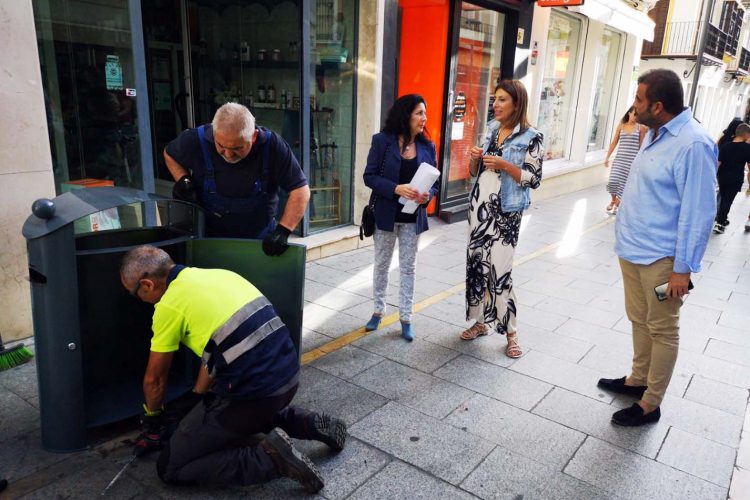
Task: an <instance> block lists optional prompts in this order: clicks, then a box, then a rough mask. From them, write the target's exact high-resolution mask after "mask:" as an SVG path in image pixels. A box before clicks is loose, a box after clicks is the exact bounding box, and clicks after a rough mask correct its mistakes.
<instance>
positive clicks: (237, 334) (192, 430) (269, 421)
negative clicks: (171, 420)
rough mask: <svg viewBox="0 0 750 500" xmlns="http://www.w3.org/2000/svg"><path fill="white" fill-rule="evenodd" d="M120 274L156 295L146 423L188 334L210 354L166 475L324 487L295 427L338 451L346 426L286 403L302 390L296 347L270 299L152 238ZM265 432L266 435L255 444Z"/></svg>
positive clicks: (133, 288) (141, 291)
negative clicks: (188, 262) (281, 480)
mask: <svg viewBox="0 0 750 500" xmlns="http://www.w3.org/2000/svg"><path fill="white" fill-rule="evenodd" d="M120 280H121V281H122V284H123V286H124V287H125V288H126V289H127V290H128V291H129V292H130V294H131V295H133V296H135V297H137V298H139V299H140V300H142V301H144V302H148V303H151V304H154V316H153V337H152V339H151V352H150V355H149V359H148V366H147V368H146V374H145V376H144V379H143V392H144V395H145V399H146V403H145V404H144V410H145V416H144V423H146V424H147V425H151V426H153V425H154V424H155V423H157V422H158V419H159V417H160V415H161V414H162V412H163V403H164V397H165V393H166V388H167V376H168V374H169V369H170V365H171V363H172V358H173V356H174V353H175V351H177V349H178V348H179V344H180V342H182V343H183V344H185V345H186V346H187V347H188V348H189V349H190V350H192V351H193V352H194V353H195V354H196V355H198V356H201V358H202V362H201V368H200V373H199V375H198V379H197V381H196V384H195V387H194V389H193V391H194V392H196V393H198V394H203V398H202V401H201V402H199V403H198V404H196V405H195V406H194V407H193V408H192V410H190V412H189V413H188V414H187V415H186V416H185V417H184V418H183V419H182V421H181V422H180V423H179V425H178V426H177V428H176V430H175V431H174V433H173V434H172V436H171V438H169V441H168V442H166V443H164V449H163V451H162V453H161V455H160V456H159V459H158V461H157V472H158V474H159V477H160V478H161V479H162V480H163V481H165V482H168V483H176V484H193V483H219V484H222V483H223V484H228V483H235V484H243V485H248V484H256V483H264V482H267V481H270V480H272V479H274V478H277V477H279V476H287V477H291V478H293V479H295V480H296V481H298V482H299V483H301V484H302V485H303V486H304V487H305V489H306V490H307V491H308V492H311V493H314V492H317V491H318V490H320V489H321V488H322V487H323V479H322V478H321V476H320V473H319V472H318V471H317V470H316V469H315V466H314V465H313V464H312V462H311V461H310V459H309V458H308V457H306V456H305V455H303V454H302V453H301V452H299V451H298V450H296V449H295V448H294V447H293V445H292V442H291V441H290V439H289V436H292V437H294V438H297V439H314V440H317V441H321V442H323V443H325V444H326V445H328V446H329V447H330V448H331V449H333V450H334V451H340V450H341V449H343V447H344V444H345V442H346V435H347V432H346V425H345V424H344V422H342V421H341V420H338V419H335V418H330V417H328V416H325V415H319V414H317V413H314V412H311V411H308V410H304V409H302V408H298V407H294V406H288V405H289V403H290V402H291V401H292V398H293V397H294V394H295V393H296V392H297V386H298V378H299V363H298V356H297V351H296V350H295V348H294V344H293V343H292V340H291V338H290V336H289V331H288V329H287V327H286V325H284V323H283V322H282V321H281V320H280V319H279V317H278V316H277V314H276V311H275V310H274V308H273V306H272V305H271V303H270V302H268V300H267V299H266V298H265V297H264V296H263V295H262V294H261V293H260V292H259V291H258V290H257V289H256V288H255V287H254V286H253V285H252V284H251V283H250V282H248V281H247V280H245V279H244V278H242V277H241V276H239V275H238V274H235V273H233V272H231V271H226V270H223V269H200V268H196V267H185V266H182V265H175V263H174V262H173V261H172V259H171V258H170V256H169V255H168V254H167V253H166V252H165V251H163V250H161V249H159V248H156V247H153V246H149V245H144V246H139V247H136V248H133V249H131V250H130V251H129V252H128V253H127V254H125V256H124V257H123V261H122V266H121V268H120ZM257 433H263V434H265V437H264V439H263V440H262V441H261V442H260V443H259V444H257V445H255V446H248V438H250V437H251V436H252V435H253V434H257ZM287 434H288V435H287ZM147 435H148V434H147ZM149 436H150V435H149ZM155 439H156V440H157V441H158V439H159V436H158V434H157V436H156V438H155ZM156 446H159V443H158V442H157V443H156ZM156 446H155V447H156Z"/></svg>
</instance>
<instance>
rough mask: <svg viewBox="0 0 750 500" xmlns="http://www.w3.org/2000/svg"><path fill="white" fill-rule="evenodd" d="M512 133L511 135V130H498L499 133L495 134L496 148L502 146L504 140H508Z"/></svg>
mask: <svg viewBox="0 0 750 500" xmlns="http://www.w3.org/2000/svg"><path fill="white" fill-rule="evenodd" d="M506 130H507V132H506ZM512 133H513V129H505V128H501V129H500V130H499V131H498V132H497V146H498V147H500V146H502V145H503V143H504V142H505V140H506V139H508V137H510V135H511V134H512Z"/></svg>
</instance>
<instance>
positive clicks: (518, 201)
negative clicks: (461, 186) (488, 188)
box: [477, 120, 544, 212]
mask: <svg viewBox="0 0 750 500" xmlns="http://www.w3.org/2000/svg"><path fill="white" fill-rule="evenodd" d="M499 131H500V122H498V121H497V120H492V121H491V122H490V123H488V124H487V135H486V136H485V138H484V145H483V146H482V154H483V155H484V154H486V153H487V151H488V150H489V148H490V145H491V144H492V142H493V141H495V140H496V139H497V134H498V132H499ZM542 140H543V136H542V133H541V132H539V131H537V130H536V129H534V128H532V127H529V128H527V129H526V130H524V131H523V132H521V126H520V125H516V128H515V129H513V132H512V133H511V134H510V136H509V137H508V138H507V139H505V141H504V142H503V144H502V147H501V150H502V157H503V159H505V160H507V161H509V162H510V163H512V164H513V165H515V166H517V167H519V168H520V169H521V182H520V183H518V182H516V181H515V180H514V179H513V177H511V176H510V175H509V174H508V173H506V172H499V173H498V175H499V176H500V181H501V182H500V208H502V210H503V212H519V211H523V210H526V209H527V208H529V205H531V192H530V189H536V188H538V187H539V183H540V181H541V180H542V160H543V158H544V151H543V149H544V146H543V143H542ZM483 171H484V165H480V169H479V175H481V174H482V172H483ZM478 181H479V177H478V176H477V182H478Z"/></svg>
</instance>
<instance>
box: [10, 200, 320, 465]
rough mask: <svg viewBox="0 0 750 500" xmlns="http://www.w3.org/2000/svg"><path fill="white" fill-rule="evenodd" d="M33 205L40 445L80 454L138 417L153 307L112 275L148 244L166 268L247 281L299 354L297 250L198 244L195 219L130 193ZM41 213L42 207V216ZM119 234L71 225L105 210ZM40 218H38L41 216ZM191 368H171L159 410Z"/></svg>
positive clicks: (189, 377) (29, 229) (199, 219)
mask: <svg viewBox="0 0 750 500" xmlns="http://www.w3.org/2000/svg"><path fill="white" fill-rule="evenodd" d="M52 205H53V207H54V208H52V207H51V206H49V205H45V204H36V206H35V208H36V210H35V214H38V215H31V216H29V218H28V219H27V220H26V223H25V224H24V227H23V235H24V236H25V237H26V239H27V249H28V259H29V280H30V282H31V298H32V316H33V323H34V338H35V349H36V363H37V374H38V378H39V408H40V413H41V427H42V446H43V447H44V448H45V449H47V450H49V451H56V452H71V451H76V450H80V449H84V448H85V447H86V443H87V441H86V429H87V428H90V427H96V426H100V425H103V424H107V423H111V422H115V421H118V420H122V419H124V418H128V417H132V416H134V415H137V414H139V413H140V412H141V411H142V409H141V405H142V403H143V393H142V378H143V373H144V371H145V368H146V364H147V361H148V353H149V345H150V338H151V317H152V315H153V306H152V305H150V304H146V303H143V302H141V301H139V300H136V299H134V298H133V297H131V296H130V295H129V294H128V292H127V290H125V289H124V288H123V287H122V284H121V283H120V274H119V267H120V261H121V259H122V256H123V255H124V254H125V252H127V251H128V250H129V249H131V248H133V247H135V246H137V245H142V244H151V245H154V246H158V247H160V248H163V249H164V250H165V251H167V252H168V253H169V254H170V255H171V256H172V258H173V259H174V260H175V262H178V263H184V264H186V265H188V266H196V267H204V268H223V269H229V270H232V271H235V272H237V273H238V274H240V275H242V276H244V277H245V278H247V279H248V280H250V281H251V282H252V283H253V284H254V285H255V286H257V287H258V289H259V290H260V291H261V292H263V294H264V295H266V296H267V297H268V299H269V300H270V301H271V302H272V303H273V304H274V306H275V307H276V309H277V311H278V313H279V316H280V317H281V319H282V320H283V321H284V322H285V323H286V324H287V326H288V327H289V331H290V333H291V336H292V340H293V341H294V344H295V347H296V348H297V352H298V353H299V352H300V351H299V349H300V339H301V333H302V308H303V302H304V272H305V248H304V247H303V246H300V245H291V246H290V248H289V249H288V250H287V251H286V252H285V253H284V254H283V255H281V256H279V257H268V256H266V255H265V254H264V253H263V251H262V249H261V242H260V241H257V240H235V239H206V238H203V234H204V230H203V226H204V220H203V215H202V212H201V210H200V209H199V208H198V207H196V206H194V205H191V204H188V203H182V202H177V201H174V200H170V199H166V198H162V197H160V196H157V195H153V194H149V193H146V192H143V191H138V190H134V189H128V188H114V187H112V188H92V189H80V190H76V191H72V192H69V193H65V194H63V195H60V196H58V197H57V198H55V199H53V200H52ZM40 207H41V208H40ZM112 209H115V210H116V218H117V224H114V226H115V227H119V228H120V229H115V230H108V231H95V232H85V233H79V234H76V228H77V230H78V231H80V230H81V228H85V227H91V224H80V223H79V224H77V225H76V224H75V222H76V221H77V220H79V219H85V218H88V217H90V216H91V215H92V214H99V213H101V212H102V211H107V212H106V213H108V214H109V217H110V218H111V217H113V216H115V213H114V212H113V210H112ZM39 215H40V216H41V217H40V216H39ZM198 366H199V358H198V357H197V356H194V355H193V354H192V353H190V352H189V351H187V349H184V348H183V349H182V350H181V351H180V353H178V355H177V356H176V357H175V360H174V362H173V366H172V369H171V371H170V379H169V387H168V399H173V398H175V397H177V396H179V395H180V394H183V393H184V392H186V391H188V390H190V388H192V386H193V383H194V381H195V377H196V375H197V370H198Z"/></svg>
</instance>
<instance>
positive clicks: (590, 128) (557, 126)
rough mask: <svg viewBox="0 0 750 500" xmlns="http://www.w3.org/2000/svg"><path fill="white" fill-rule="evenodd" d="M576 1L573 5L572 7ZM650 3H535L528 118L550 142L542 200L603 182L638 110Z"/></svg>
mask: <svg viewBox="0 0 750 500" xmlns="http://www.w3.org/2000/svg"><path fill="white" fill-rule="evenodd" d="M571 3H572V2H571ZM650 6H651V4H650V3H645V2H625V1H623V0H610V1H605V0H586V2H585V3H584V4H583V5H581V6H569V7H553V8H550V7H543V6H540V4H539V3H537V5H536V7H535V9H534V21H533V29H532V34H531V47H530V52H529V60H528V61H529V65H528V68H529V72H528V74H527V76H526V78H525V79H524V83H525V84H526V85H527V88H529V94H530V102H529V114H530V119H531V122H532V123H534V124H536V126H537V128H539V129H540V130H541V131H542V132H543V133H544V136H545V149H546V158H545V160H546V161H545V164H544V176H545V183H543V196H544V197H546V196H548V195H554V194H557V193H559V192H569V191H571V190H574V189H580V188H584V187H587V186H591V185H594V184H599V183H602V182H604V180H605V179H606V176H607V174H608V170H606V169H605V168H603V162H604V158H605V156H606V152H607V148H608V147H609V144H610V141H611V140H612V133H613V131H614V129H615V128H616V126H617V122H618V121H619V120H620V119H621V118H622V116H623V115H624V114H625V113H626V111H627V110H628V108H629V107H630V106H631V105H632V102H633V97H634V95H635V87H636V84H635V80H636V78H637V75H638V72H639V69H640V68H639V64H640V51H641V44H642V40H643V39H646V40H650V39H651V38H652V37H653V28H654V22H653V21H652V20H651V19H649V17H648V16H647V14H646V12H647V11H648V8H649V7H650Z"/></svg>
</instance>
